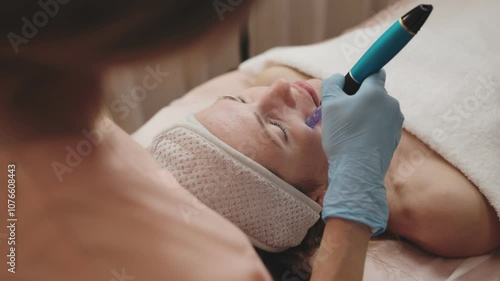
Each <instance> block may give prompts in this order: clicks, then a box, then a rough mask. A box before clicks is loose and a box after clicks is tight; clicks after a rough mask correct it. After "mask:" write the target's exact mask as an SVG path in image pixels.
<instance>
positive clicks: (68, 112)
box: [0, 0, 251, 132]
mask: <svg viewBox="0 0 500 281" xmlns="http://www.w3.org/2000/svg"><path fill="white" fill-rule="evenodd" d="M250 2H251V1H242V0H240V1H225V0H224V1H222V0H218V1H211V0H210V1H194V0H177V1H173V0H141V1H127V0H120V1H118V0H108V1H106V0H40V1H8V2H6V3H4V4H3V6H2V11H3V13H1V15H0V31H1V33H2V34H7V40H2V41H1V42H0V64H1V65H2V70H0V71H1V76H0V84H2V86H4V85H7V86H4V87H3V89H4V90H5V87H7V89H9V90H10V93H8V94H7V95H5V96H4V95H2V97H1V98H0V104H2V105H3V107H4V108H0V111H1V113H0V114H2V116H0V117H2V118H4V117H10V119H12V118H14V119H15V121H17V123H19V124H14V125H12V126H11V128H10V129H11V130H13V129H14V128H15V127H16V126H17V125H25V126H29V127H31V129H32V130H33V131H39V132H51V131H54V132H61V131H64V132H68V130H71V129H72V128H75V123H79V122H80V124H79V125H80V126H81V124H85V125H91V122H93V119H94V118H95V116H96V114H97V112H98V111H99V110H100V102H101V92H102V89H101V73H100V71H102V69H103V66H107V65H111V64H114V63H117V62H124V61H130V60H138V59H145V58H148V57H153V56H158V55H159V54H163V53H165V51H166V50H170V51H172V50H174V49H178V48H179V47H182V46H184V45H185V44H186V43H189V42H192V41H194V39H195V38H198V39H199V38H201V34H202V33H206V32H207V31H209V30H213V31H219V32H222V31H224V29H225V28H226V27H229V26H231V25H232V24H234V23H237V20H240V19H241V18H242V17H241V16H242V15H245V14H246V11H247V10H248V6H249V3H250ZM217 5H218V6H217ZM221 5H222V6H221ZM221 7H222V8H221ZM224 7H225V10H224ZM221 12H223V14H222V15H221ZM217 23H218V24H217ZM215 27H217V28H215ZM4 38H5V37H4ZM77 126H78V125H77ZM8 129H9V128H7V131H8ZM79 129H80V130H81V128H79ZM76 130H77V129H76Z"/></svg>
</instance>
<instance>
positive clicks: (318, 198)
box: [314, 188, 326, 206]
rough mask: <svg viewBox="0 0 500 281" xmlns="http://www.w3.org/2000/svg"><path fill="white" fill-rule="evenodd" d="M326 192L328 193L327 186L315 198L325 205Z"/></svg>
mask: <svg viewBox="0 0 500 281" xmlns="http://www.w3.org/2000/svg"><path fill="white" fill-rule="evenodd" d="M325 194H326V188H325V189H322V190H320V191H319V194H318V196H316V198H314V201H316V203H318V204H320V205H321V206H323V198H325Z"/></svg>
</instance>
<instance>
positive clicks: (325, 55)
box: [239, 0, 500, 216]
mask: <svg viewBox="0 0 500 281" xmlns="http://www.w3.org/2000/svg"><path fill="white" fill-rule="evenodd" d="M428 2H431V4H433V6H434V10H433V12H432V14H431V15H430V17H429V19H428V21H427V22H426V24H425V25H424V26H423V28H422V29H421V30H420V32H419V33H418V34H417V35H416V37H415V38H413V40H412V41H410V42H409V44H408V45H407V46H406V47H405V49H403V50H402V51H401V52H400V53H399V54H398V55H397V56H396V57H395V58H394V59H393V60H392V61H391V62H389V64H387V65H386V67H385V69H386V70H387V82H386V88H387V90H388V92H389V94H391V95H392V96H394V97H396V98H397V99H398V100H399V102H400V105H401V110H402V112H403V113H404V115H405V124H404V127H405V128H406V129H407V130H408V131H409V132H411V133H413V134H414V135H416V136H417V137H418V138H419V139H421V140H422V141H423V142H425V143H426V144H427V145H429V146H430V147H431V148H432V149H434V150H435V151H436V152H438V153H439V154H440V155H441V156H443V157H444V158H445V159H446V160H447V161H449V162H450V163H451V164H452V165H454V166H456V167H457V168H458V169H460V170H461V171H462V172H463V173H464V174H465V175H466V176H467V177H468V178H469V179H470V180H471V181H472V182H473V183H474V184H475V185H477V186H478V188H479V190H480V191H481V192H482V193H483V194H484V195H485V197H486V198H487V199H488V200H489V202H490V203H491V205H492V206H493V207H494V208H495V209H496V211H497V214H499V216H500V110H499V108H500V91H499V88H498V83H499V81H500V73H499V72H498V69H497V65H498V62H499V61H500V36H498V26H499V25H500V19H499V17H498V16H497V11H498V10H500V2H498V1H494V0H481V1H464V0H461V1H456V0H453V1H452V0H447V1H444V0H440V1H428ZM417 4H419V3H417V2H415V1H402V2H401V3H397V4H396V5H395V6H392V7H391V8H388V9H386V10H384V11H382V12H380V13H379V14H377V15H375V16H374V17H373V18H372V20H371V21H368V22H367V23H366V24H364V25H362V26H361V27H360V28H357V29H355V30H353V31H351V32H348V33H345V34H343V35H341V36H339V37H337V38H334V39H331V40H328V41H325V42H322V43H319V44H314V45H308V46H299V47H279V48H274V49H271V50H269V51H267V52H265V53H263V54H261V55H259V56H256V57H254V58H251V59H250V60H248V61H246V62H244V63H243V64H241V65H240V67H239V70H241V71H243V72H246V73H250V74H256V73H259V72H260V71H261V70H263V69H264V68H266V67H268V66H270V65H287V66H290V67H293V68H296V69H298V70H300V71H302V72H304V73H306V74H309V75H311V76H314V77H318V78H322V79H325V78H327V77H328V76H330V75H331V74H333V73H335V72H340V73H343V74H344V73H347V72H348V71H349V69H350V68H351V67H352V66H353V64H354V63H355V62H356V61H357V59H359V57H361V55H362V54H363V53H364V52H365V51H366V50H367V49H368V48H369V46H370V45H371V44H372V43H373V42H374V41H375V40H376V39H377V38H378V37H379V36H380V35H381V34H382V33H383V32H384V31H385V30H386V29H387V27H389V25H390V24H392V23H393V22H394V21H395V20H396V19H397V18H398V17H400V16H401V15H403V14H404V13H405V12H406V11H408V10H410V9H411V8H413V7H414V6H416V5H417Z"/></svg>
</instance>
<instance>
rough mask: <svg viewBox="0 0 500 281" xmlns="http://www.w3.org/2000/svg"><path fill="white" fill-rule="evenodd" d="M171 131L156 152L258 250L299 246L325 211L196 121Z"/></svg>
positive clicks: (160, 137) (155, 147)
mask: <svg viewBox="0 0 500 281" xmlns="http://www.w3.org/2000/svg"><path fill="white" fill-rule="evenodd" d="M188 121H189V122H190V123H188V122H183V123H179V124H176V125H173V126H171V127H170V128H168V129H166V130H165V131H163V132H162V133H160V134H159V135H158V136H157V137H156V138H155V139H154V140H153V142H152V144H151V146H150V151H151V153H152V155H153V157H154V158H155V159H156V160H157V161H158V162H159V163H160V164H161V166H162V167H163V168H165V169H166V170H168V171H169V172H171V173H172V175H173V176H174V177H175V178H176V179H177V181H178V182H179V183H180V184H181V185H182V186H183V187H184V188H186V189H187V190H188V191H190V192H191V193H192V194H193V195H194V196H196V197H197V198H198V199H199V200H200V201H201V202H202V203H204V204H205V205H207V206H208V207H209V208H211V209H213V210H214V211H216V212H217V213H219V214H221V215H222V216H224V217H225V218H226V219H228V220H229V221H231V222H232V223H234V224H235V225H236V226H238V227H239V228H240V229H241V230H242V231H243V232H244V233H245V234H246V235H247V236H248V237H249V239H250V240H251V242H252V243H253V245H254V246H255V247H257V248H260V249H262V250H265V251H268V252H281V251H284V250H286V249H288V248H291V247H294V246H297V245H299V244H300V243H301V242H302V240H303V239H304V237H305V236H306V234H307V231H308V229H309V228H310V227H311V226H313V225H314V224H315V223H316V222H317V221H318V219H319V218H320V212H321V206H320V205H319V204H317V203H316V202H315V201H314V200H312V199H311V198H309V197H307V196H306V195H304V194H303V193H302V192H300V191H299V190H297V189H296V188H294V187H293V186H291V185H290V184H288V183H287V182H285V181H284V180H282V179H280V178H279V177H277V176H276V175H274V174H273V173H271V172H270V171H268V170H267V169H266V168H264V167H263V166H262V165H260V164H258V163H257V162H255V161H253V160H252V159H250V158H249V157H247V156H245V155H243V154H242V153H240V152H239V151H237V150H236V149H234V148H232V147H230V146H229V145H227V144H226V143H224V142H223V141H221V140H220V139H218V138H217V137H215V136H214V135H213V134H211V133H210V132H209V131H208V130H207V129H206V128H205V127H203V125H201V124H200V123H199V122H198V121H197V120H196V119H195V118H194V116H191V117H189V118H188Z"/></svg>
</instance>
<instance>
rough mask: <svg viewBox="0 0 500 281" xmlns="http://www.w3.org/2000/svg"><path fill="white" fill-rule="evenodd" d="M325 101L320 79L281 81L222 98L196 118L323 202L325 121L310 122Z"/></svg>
mask: <svg viewBox="0 0 500 281" xmlns="http://www.w3.org/2000/svg"><path fill="white" fill-rule="evenodd" d="M320 100H321V80H318V79H311V80H307V81H305V82H294V83H291V84H290V83H288V82H286V80H284V79H279V80H276V81H275V82H274V83H273V84H272V85H271V86H270V87H253V88H249V89H246V90H243V91H242V92H240V93H239V94H238V95H235V96H226V97H222V98H220V99H219V100H217V101H216V102H215V103H214V104H213V105H211V106H210V107H208V108H206V109H204V110H202V111H200V112H198V113H197V114H196V115H195V116H196V118H197V119H198V120H199V122H200V123H202V124H203V125H204V126H205V127H206V128H207V129H208V130H209V131H210V132H211V133H212V134H214V135H215V136H217V137H218V138H220V139H221V140H223V141H224V142H225V143H227V144H228V145H230V146H231V147H233V148H235V149H237V150H238V151H240V152H242V153H243V154H245V155H247V156H248V157H250V158H252V159H253V160H255V161H256V162H258V163H260V164H261V165H263V166H264V167H266V168H267V169H268V170H270V171H271V172H273V173H274V174H276V175H277V176H279V177H280V178H282V179H283V180H285V181H287V182H288V183H290V184H292V185H294V186H295V187H296V188H298V189H299V190H301V191H302V192H303V193H305V194H306V195H308V196H309V197H311V198H313V199H315V200H317V201H318V202H320V203H321V199H322V197H323V194H324V190H326V187H327V184H328V162H327V159H326V156H325V154H324V152H323V149H322V146H321V123H319V124H318V125H317V126H315V127H314V128H310V127H308V126H307V125H306V124H305V119H306V118H307V117H308V116H309V115H310V114H311V113H312V112H313V111H314V110H315V109H316V108H317V107H318V106H319V101H320Z"/></svg>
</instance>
